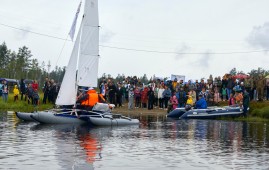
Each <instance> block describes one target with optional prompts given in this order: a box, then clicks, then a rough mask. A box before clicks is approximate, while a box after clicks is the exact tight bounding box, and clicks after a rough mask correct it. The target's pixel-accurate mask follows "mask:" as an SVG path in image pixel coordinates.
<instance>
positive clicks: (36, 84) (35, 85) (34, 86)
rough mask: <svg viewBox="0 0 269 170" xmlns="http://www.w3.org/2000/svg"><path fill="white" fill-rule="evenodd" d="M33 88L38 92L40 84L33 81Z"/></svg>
mask: <svg viewBox="0 0 269 170" xmlns="http://www.w3.org/2000/svg"><path fill="white" fill-rule="evenodd" d="M32 87H33V89H34V90H37V91H38V83H37V81H36V80H34V81H33V83H32Z"/></svg>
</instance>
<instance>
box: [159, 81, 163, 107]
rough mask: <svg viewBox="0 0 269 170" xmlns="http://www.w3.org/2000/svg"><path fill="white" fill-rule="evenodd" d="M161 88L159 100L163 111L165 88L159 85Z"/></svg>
mask: <svg viewBox="0 0 269 170" xmlns="http://www.w3.org/2000/svg"><path fill="white" fill-rule="evenodd" d="M159 86H160V88H159V90H158V100H159V109H163V102H164V100H163V92H164V88H163V86H162V85H159Z"/></svg>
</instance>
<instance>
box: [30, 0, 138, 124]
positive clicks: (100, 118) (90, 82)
mask: <svg viewBox="0 0 269 170" xmlns="http://www.w3.org/2000/svg"><path fill="white" fill-rule="evenodd" d="M98 63H99V19H98V0H85V5H84V14H83V18H82V21H81V25H80V28H79V31H78V34H77V37H76V40H75V43H74V47H73V50H72V53H71V57H70V59H69V62H68V65H67V68H66V72H65V75H64V78H63V81H62V85H61V87H60V90H59V93H58V96H57V99H56V105H57V106H63V107H64V106H67V105H68V106H70V105H75V104H76V96H77V90H78V87H97V79H98ZM30 117H31V118H32V119H34V120H35V121H38V122H40V123H54V124H67V123H75V124H82V123H91V124H93V125H101V126H102V125H104V126H106V125H128V124H139V120H138V119H131V118H129V117H125V116H122V115H114V114H112V113H111V109H110V108H109V105H108V104H101V103H97V104H96V105H95V106H94V107H93V109H92V110H86V109H52V110H46V111H37V112H34V113H32V114H31V115H30Z"/></svg>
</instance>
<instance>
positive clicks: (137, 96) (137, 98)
mask: <svg viewBox="0 0 269 170" xmlns="http://www.w3.org/2000/svg"><path fill="white" fill-rule="evenodd" d="M134 98H135V108H140V107H141V92H140V90H139V88H138V87H136V88H135V90H134Z"/></svg>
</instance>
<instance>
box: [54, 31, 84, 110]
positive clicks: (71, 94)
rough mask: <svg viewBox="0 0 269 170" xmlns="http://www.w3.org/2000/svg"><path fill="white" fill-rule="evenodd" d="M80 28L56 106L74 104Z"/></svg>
mask: <svg viewBox="0 0 269 170" xmlns="http://www.w3.org/2000/svg"><path fill="white" fill-rule="evenodd" d="M80 34H81V28H80V29H79V32H78V35H77V38H76V41H75V44H74V47H73V51H72V54H71V57H70V59H69V62H68V65H67V67H66V70H65V74H64V78H63V81H62V84H61V87H60V91H59V93H58V96H57V99H56V105H73V104H75V103H76V96H77V88H76V70H77V60H78V52H79V42H80V37H81V36H80Z"/></svg>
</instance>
